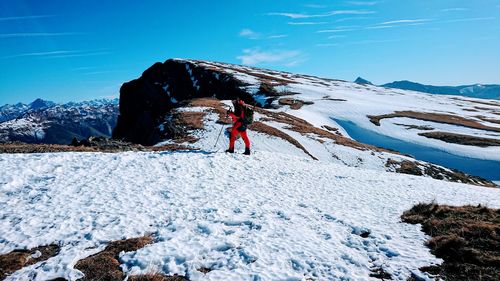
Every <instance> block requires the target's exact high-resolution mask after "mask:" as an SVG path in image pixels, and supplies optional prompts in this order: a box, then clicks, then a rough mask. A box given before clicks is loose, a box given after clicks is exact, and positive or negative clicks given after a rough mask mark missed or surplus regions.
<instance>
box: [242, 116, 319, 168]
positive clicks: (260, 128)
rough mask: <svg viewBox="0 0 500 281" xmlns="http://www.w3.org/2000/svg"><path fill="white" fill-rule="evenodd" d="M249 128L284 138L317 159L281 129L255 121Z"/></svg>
mask: <svg viewBox="0 0 500 281" xmlns="http://www.w3.org/2000/svg"><path fill="white" fill-rule="evenodd" d="M249 129H250V130H253V131H256V132H260V133H264V134H267V135H270V136H275V137H278V138H281V139H284V140H286V141H288V142H289V143H291V144H293V145H294V146H295V147H297V148H299V149H300V150H302V151H304V153H305V154H307V155H309V156H310V157H311V158H312V159H314V160H318V159H317V158H316V157H314V156H313V155H312V154H311V153H309V151H307V149H306V148H305V147H304V146H302V145H301V144H300V142H298V141H297V140H296V139H294V138H292V137H291V136H289V135H288V134H285V133H284V132H283V131H281V130H278V129H276V128H274V127H271V126H268V125H266V124H264V123H262V122H255V123H253V124H252V125H250V126H249Z"/></svg>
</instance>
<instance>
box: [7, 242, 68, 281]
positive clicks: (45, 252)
mask: <svg viewBox="0 0 500 281" xmlns="http://www.w3.org/2000/svg"><path fill="white" fill-rule="evenodd" d="M59 250H60V247H59V246H58V245H55V244H51V245H47V246H40V247H36V248H33V249H29V250H14V251H12V252H10V253H7V254H3V255H0V280H3V279H5V278H6V277H7V276H8V275H9V274H12V273H14V272H15V271H17V270H19V269H21V268H23V267H25V266H30V265H33V264H35V263H38V262H41V261H45V260H47V259H49V258H51V257H54V256H56V255H57V254H58V253H59Z"/></svg>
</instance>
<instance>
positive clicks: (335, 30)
mask: <svg viewBox="0 0 500 281" xmlns="http://www.w3.org/2000/svg"><path fill="white" fill-rule="evenodd" d="M355 30H357V29H355V28H334V29H323V30H318V31H316V33H337V32H348V31H355Z"/></svg>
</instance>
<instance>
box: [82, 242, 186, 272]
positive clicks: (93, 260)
mask: <svg viewBox="0 0 500 281" xmlns="http://www.w3.org/2000/svg"><path fill="white" fill-rule="evenodd" d="M151 243H153V238H152V237H149V236H144V237H139V238H131V239H126V240H119V241H113V242H110V243H109V244H108V246H106V248H105V249H104V250H103V251H101V252H99V253H97V254H95V255H92V256H90V257H87V258H85V259H82V260H79V261H78V262H77V263H76V265H75V268H76V269H78V270H80V271H81V272H83V274H85V276H84V277H83V278H81V279H79V280H81V281H87V280H89V281H90V280H109V281H115V280H116V281H121V280H123V279H125V277H126V276H125V274H124V273H123V271H122V270H121V268H120V262H119V260H118V258H119V254H120V252H131V251H137V250H139V249H141V248H143V247H145V246H147V245H149V244H151ZM129 280H135V281H142V280H148V281H167V280H168V281H181V280H187V279H186V278H184V277H182V276H166V275H163V274H160V273H151V274H145V275H136V276H130V277H129Z"/></svg>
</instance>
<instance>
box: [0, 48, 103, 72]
mask: <svg viewBox="0 0 500 281" xmlns="http://www.w3.org/2000/svg"><path fill="white" fill-rule="evenodd" d="M110 53H111V52H110V50H107V49H100V50H57V51H47V52H31V53H21V54H16V55H10V56H4V57H0V59H13V58H22V57H35V58H41V59H51V58H69V57H87V56H97V55H106V54H110ZM85 69H88V68H80V69H74V71H76V70H85Z"/></svg>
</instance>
